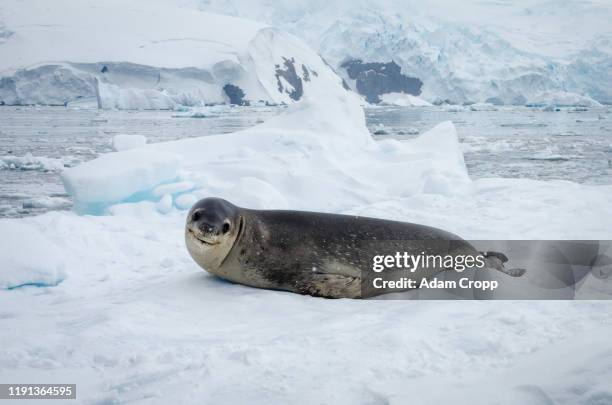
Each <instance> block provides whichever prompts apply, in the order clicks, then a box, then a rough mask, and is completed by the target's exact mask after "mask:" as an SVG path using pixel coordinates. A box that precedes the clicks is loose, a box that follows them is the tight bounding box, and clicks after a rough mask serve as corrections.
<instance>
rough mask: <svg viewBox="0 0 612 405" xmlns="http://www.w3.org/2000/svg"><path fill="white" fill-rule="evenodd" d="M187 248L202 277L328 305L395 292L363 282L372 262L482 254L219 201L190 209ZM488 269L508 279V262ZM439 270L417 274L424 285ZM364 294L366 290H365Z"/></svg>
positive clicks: (322, 216) (435, 236) (374, 224)
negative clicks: (399, 255) (400, 256)
mask: <svg viewBox="0 0 612 405" xmlns="http://www.w3.org/2000/svg"><path fill="white" fill-rule="evenodd" d="M185 242H186V246H187V250H188V251H189V254H190V255H191V257H192V258H193V259H194V260H195V261H196V263H197V264H198V265H200V267H202V268H203V269H204V270H206V271H208V272H210V273H212V274H214V275H216V276H218V277H221V278H223V279H226V280H229V281H232V282H235V283H240V284H244V285H248V286H252V287H257V288H265V289H273V290H284V291H291V292H295V293H299V294H308V295H313V296H319V297H327V298H368V297H372V296H375V295H379V294H385V293H388V292H397V290H388V289H379V288H377V289H374V288H372V287H369V286H370V285H371V283H364V281H365V279H367V278H370V277H373V276H374V275H375V274H376V273H374V272H372V271H371V268H372V257H373V255H381V254H382V255H384V254H393V253H395V252H402V251H404V252H406V251H407V252H414V253H415V254H418V253H424V252H427V253H428V254H441V255H442V254H444V255H446V254H451V255H459V254H475V255H476V254H481V252H478V251H477V250H476V249H475V248H474V247H473V246H472V245H470V244H469V243H468V242H467V241H465V240H463V239H461V238H460V237H458V236H457V235H454V234H452V233H450V232H446V231H443V230H441V229H436V228H432V227H429V226H425V225H419V224H412V223H406V222H397V221H389V220H382V219H376V218H368V217H361V216H351V215H339V214H327V213H319V212H308V211H288V210H253V209H247V208H242V207H238V206H236V205H234V204H232V203H230V202H229V201H226V200H223V199H221V198H213V197H211V198H205V199H202V200H200V201H198V202H197V203H196V204H194V205H193V207H192V208H191V209H190V211H189V213H188V215H187V220H186V225H185ZM483 255H484V258H485V260H486V262H487V265H488V267H491V268H493V269H495V270H499V271H502V272H504V273H507V274H509V275H511V276H520V275H522V272H521V271H519V269H513V270H510V269H505V268H504V267H503V262H505V261H506V260H507V258H506V257H505V256H504V255H503V254H501V253H496V252H489V253H484V254H483ZM443 270H444V269H442V268H420V269H419V272H418V273H416V274H418V275H419V277H421V278H426V277H431V276H433V275H435V274H436V273H438V272H440V271H443ZM364 286H365V287H364Z"/></svg>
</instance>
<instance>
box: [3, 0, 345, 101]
mask: <svg viewBox="0 0 612 405" xmlns="http://www.w3.org/2000/svg"><path fill="white" fill-rule="evenodd" d="M83 16H87V18H84V17H83ZM110 21H112V24H110V25H109V22H110ZM1 27H4V28H2V30H0V39H2V41H1V42H0V79H1V80H0V101H2V102H3V103H5V104H48V105H62V104H65V103H69V104H70V103H78V102H81V101H84V100H96V102H97V105H98V106H99V107H100V108H118V109H172V108H175V107H176V106H178V105H204V104H217V103H228V102H229V98H228V96H227V95H226V93H225V92H224V90H223V88H224V86H225V85H227V84H232V85H234V86H238V87H239V88H240V89H241V90H242V91H243V92H244V93H245V97H244V98H245V99H246V100H249V101H251V102H260V101H264V102H270V103H277V104H278V103H292V102H294V101H295V100H294V99H293V98H292V97H290V95H289V91H288V89H287V86H285V89H282V90H281V89H279V86H278V80H277V77H276V69H277V67H279V66H280V67H282V66H284V63H285V59H287V60H290V61H292V62H293V65H294V68H295V70H296V74H297V77H298V78H299V80H301V81H302V86H303V88H304V92H305V93H308V92H309V91H310V88H311V87H316V86H341V81H340V79H339V78H338V77H337V76H336V75H335V74H333V72H332V71H331V69H330V68H329V67H328V66H327V65H326V64H325V63H324V62H323V60H322V59H321V58H320V57H319V55H318V54H316V53H315V52H313V51H312V50H310V48H308V47H307V46H305V45H304V44H303V43H302V42H301V41H300V40H298V39H297V38H295V37H293V36H292V35H290V34H287V33H285V32H282V31H279V30H277V29H275V28H272V27H269V26H267V25H264V24H261V23H257V22H254V21H249V20H245V19H240V18H234V17H228V16H223V15H219V14H212V13H206V12H202V11H198V10H193V9H185V8H181V7H177V5H176V4H173V3H169V2H165V1H161V0H155V1H145V0H135V1H133V2H131V3H130V6H129V7H126V6H125V2H123V1H121V0H108V1H103V2H99V1H97V0H82V1H72V0H57V1H54V2H53V6H52V7H51V6H50V5H49V3H48V1H46V0H32V1H28V2H21V1H17V0H6V1H3V2H2V3H1V4H0V28H1ZM5 32H6V33H7V34H2V33H5ZM306 70H307V71H308V74H306V73H305V72H306ZM306 78H308V80H307V79H306Z"/></svg>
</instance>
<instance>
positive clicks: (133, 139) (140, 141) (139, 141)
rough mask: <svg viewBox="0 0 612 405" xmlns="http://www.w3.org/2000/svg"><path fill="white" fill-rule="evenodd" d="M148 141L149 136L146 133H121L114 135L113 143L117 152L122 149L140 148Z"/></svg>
mask: <svg viewBox="0 0 612 405" xmlns="http://www.w3.org/2000/svg"><path fill="white" fill-rule="evenodd" d="M146 143H147V137H146V136H144V135H127V134H119V135H115V136H113V139H112V140H111V144H112V145H113V149H114V150H115V151H116V152H121V151H122V150H128V149H134V148H139V147H141V146H143V145H145V144H146Z"/></svg>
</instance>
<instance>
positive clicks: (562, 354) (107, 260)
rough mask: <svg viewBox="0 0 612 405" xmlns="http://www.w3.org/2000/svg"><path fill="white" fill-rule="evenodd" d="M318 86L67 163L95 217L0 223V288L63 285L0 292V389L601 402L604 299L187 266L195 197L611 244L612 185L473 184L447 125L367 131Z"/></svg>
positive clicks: (107, 395)
mask: <svg viewBox="0 0 612 405" xmlns="http://www.w3.org/2000/svg"><path fill="white" fill-rule="evenodd" d="M327 95H328V98H327V99H326V100H327V101H326V104H325V105H324V106H322V105H321V103H315V102H312V101H310V100H309V99H306V100H304V101H302V102H300V103H297V104H294V105H293V106H291V107H290V108H288V109H287V112H286V113H285V114H283V115H281V116H278V117H275V118H272V119H270V120H268V121H266V122H265V123H263V124H261V125H259V126H257V127H254V128H252V129H248V130H245V131H241V132H238V133H234V134H226V135H220V136H209V137H203V138H196V139H186V140H181V141H174V142H167V143H160V144H150V145H145V146H143V147H141V148H138V149H133V150H128V151H124V152H113V153H109V154H106V155H103V156H101V157H99V158H98V159H96V160H94V161H91V162H87V163H84V164H81V165H80V166H78V167H76V168H73V169H67V170H66V171H65V172H64V176H65V179H66V185H67V189H68V190H69V191H70V192H71V193H72V194H73V197H74V198H75V199H76V201H77V205H79V203H87V204H84V205H88V204H93V205H94V206H96V209H97V210H98V211H97V213H104V214H105V215H94V216H92V215H78V214H77V213H74V212H49V213H47V214H44V215H40V216H36V217H29V218H24V219H21V220H2V221H0V227H1V228H2V232H0V235H1V237H2V241H3V243H2V249H3V250H2V257H3V262H4V263H8V265H3V267H2V269H1V273H0V275H1V277H0V280H2V283H3V284H2V285H3V286H5V287H7V286H15V285H19V284H31V283H36V284H54V283H57V282H59V284H58V285H57V286H56V287H53V288H36V287H21V288H15V289H12V290H5V291H0V323H2V342H3V348H2V351H0V380H2V381H3V382H23V381H34V380H35V381H45V382H66V381H70V382H76V383H77V384H78V397H79V401H80V402H81V403H115V402H118V403H122V402H135V403H159V404H165V403H168V401H170V400H171V401H172V402H175V403H193V402H194V400H197V401H198V402H200V403H245V402H246V403H249V404H253V403H255V404H259V403H261V404H273V403H279V404H280V403H287V402H290V401H292V402H295V401H296V398H297V399H298V400H297V401H298V402H303V403H313V402H315V403H317V402H321V403H340V404H341V403H351V404H354V403H358V404H372V403H375V404H385V403H398V404H400V403H416V404H431V403H439V402H448V401H450V400H451V399H452V402H453V403H456V404H489V403H491V402H495V403H499V404H510V403H536V404H537V403H541V404H545V403H555V402H556V403H606V402H609V401H610V399H612V389H611V388H610V385H609V381H610V378H611V377H612V375H611V370H612V367H611V366H612V356H611V352H610V346H609V335H610V331H611V326H610V325H611V320H612V319H611V317H610V313H611V312H610V309H612V308H611V307H610V304H609V303H608V302H606V301H600V302H562V301H557V302H544V301H542V302H526V301H525V302H515V301H508V302H467V301H465V302H442V301H430V302H424V301H423V302H419V301H384V300H383V301H354V300H325V299H318V298H313V297H307V296H300V295H296V294H291V293H284V292H278V291H267V290H258V289H253V288H249V287H245V286H240V285H234V284H231V283H228V282H225V281H222V280H219V279H217V278H215V277H213V276H211V275H209V274H207V273H205V272H204V271H202V270H201V269H200V268H199V267H198V266H197V265H196V264H195V263H194V262H193V261H192V260H191V258H190V257H189V255H188V254H187V252H186V249H185V247H184V242H183V227H184V220H185V214H186V210H187V209H188V208H189V207H190V204H192V203H193V202H194V201H195V200H196V198H201V197H205V196H211V195H215V196H222V197H226V198H228V199H230V200H231V201H233V202H235V203H237V204H239V205H244V206H247V207H252V208H293V209H310V210H322V211H329V212H337V213H352V214H361V215H369V216H375V217H381V218H392V219H398V220H407V221H414V222H420V223H425V224H429V225H434V226H438V227H441V228H444V229H447V230H449V231H452V232H455V233H458V234H460V235H462V236H464V237H466V238H473V239H476V238H480V239H488V238H491V239H492V238H500V239H505V238H517V239H525V238H585V239H597V238H602V239H609V238H610V236H611V235H610V230H611V229H612V215H610V214H611V213H612V212H611V207H612V186H597V187H595V186H585V185H579V184H575V183H570V182H565V181H551V182H538V181H533V180H526V179H481V180H476V181H471V180H470V179H469V177H468V176H467V171H466V168H465V164H464V162H463V156H462V153H461V151H460V145H459V143H458V141H457V134H456V132H455V129H454V126H453V125H452V124H451V123H450V122H447V123H442V124H440V125H438V126H437V127H435V128H433V129H432V130H431V131H429V132H427V133H424V134H422V135H421V136H419V137H418V138H416V139H415V140H413V141H409V142H399V141H395V140H385V141H380V142H374V141H373V140H372V139H371V137H370V135H369V134H368V132H367V130H366V127H365V124H364V115H363V111H362V110H361V107H360V105H359V102H360V101H359V100H358V99H356V97H354V96H353V95H351V94H350V93H347V92H343V91H342V92H340V91H339V92H337V93H333V92H331V93H327ZM160 168H163V170H162V169H160ZM166 169H167V170H166ZM400 174H401V175H400ZM171 179H172V180H171ZM81 205H83V204H81ZM102 205H103V206H104V207H105V208H101V206H102ZM5 242H8V245H7V244H5ZM32 252H35V254H32ZM6 259H8V260H6ZM41 336H44V338H41ZM170 398H171V399H170Z"/></svg>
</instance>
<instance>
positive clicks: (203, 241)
mask: <svg viewBox="0 0 612 405" xmlns="http://www.w3.org/2000/svg"><path fill="white" fill-rule="evenodd" d="M187 231H188V232H189V233H190V234H191V236H193V237H194V238H195V239H197V240H198V241H200V242H202V243H203V244H205V245H208V246H215V245H218V244H219V242H216V241H215V242H212V241H208V240H206V239H205V236H203V237H202V236H198V235H196V233H195V232H194V231H193V229H191V228H188V229H187Z"/></svg>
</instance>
